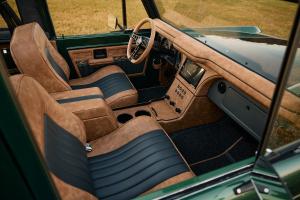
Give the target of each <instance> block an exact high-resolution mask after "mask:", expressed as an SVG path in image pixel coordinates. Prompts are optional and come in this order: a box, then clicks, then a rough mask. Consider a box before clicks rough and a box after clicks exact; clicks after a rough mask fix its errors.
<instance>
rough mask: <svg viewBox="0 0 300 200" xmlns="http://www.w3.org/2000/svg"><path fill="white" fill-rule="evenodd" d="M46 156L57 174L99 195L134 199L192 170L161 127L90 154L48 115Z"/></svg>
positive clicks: (102, 197) (67, 181) (50, 167)
mask: <svg viewBox="0 0 300 200" xmlns="http://www.w3.org/2000/svg"><path fill="white" fill-rule="evenodd" d="M125 126H126V125H125ZM127 126H131V125H127ZM153 128H154V127H153ZM104 145H105V144H104ZM45 157H46V162H47V165H48V167H49V169H50V170H51V172H52V173H53V174H54V175H55V176H56V177H58V178H59V179H61V180H62V181H64V182H65V183H68V184H70V185H72V186H74V187H77V188H80V189H81V190H84V191H86V192H88V193H90V194H92V195H95V196H96V197H98V198H99V199H132V198H134V197H136V196H139V195H141V194H143V193H146V192H147V191H149V190H151V189H152V188H154V187H155V186H157V185H159V184H160V183H163V182H165V181H166V180H168V179H173V178H174V177H176V176H177V175H181V174H183V173H186V172H189V170H190V169H189V167H188V166H187V165H186V163H185V161H184V159H183V158H182V157H181V156H180V154H179V153H178V151H177V150H176V148H174V145H173V144H172V142H171V140H170V139H169V138H168V136H167V135H166V134H165V132H164V131H163V130H162V129H160V128H158V129H156V130H152V131H149V132H145V133H144V134H141V135H139V136H137V137H136V138H134V139H133V140H131V141H130V142H128V143H126V144H125V145H122V146H120V147H119V148H117V149H115V150H113V151H111V152H108V153H105V154H101V155H96V156H90V157H87V156H86V153H85V152H84V146H83V144H82V143H81V142H80V141H79V140H78V139H77V138H76V137H74V136H73V135H72V134H71V133H69V132H68V131H66V130H65V129H64V128H62V127H61V126H59V125H58V124H57V123H56V122H55V121H53V120H52V119H51V118H50V117H49V116H48V115H45ZM178 181H180V180H178Z"/></svg>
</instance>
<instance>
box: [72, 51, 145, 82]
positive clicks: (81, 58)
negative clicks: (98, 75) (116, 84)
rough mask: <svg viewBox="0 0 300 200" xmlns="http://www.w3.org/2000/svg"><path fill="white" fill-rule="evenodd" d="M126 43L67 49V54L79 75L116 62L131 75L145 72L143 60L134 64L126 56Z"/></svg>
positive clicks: (87, 73) (84, 74)
mask: <svg viewBox="0 0 300 200" xmlns="http://www.w3.org/2000/svg"><path fill="white" fill-rule="evenodd" d="M126 53H127V45H118V46H106V47H98V48H85V49H73V50H69V51H68V54H69V56H70V59H71V61H72V64H73V66H74V67H75V70H76V72H77V74H78V76H79V77H81V76H86V75H89V74H90V73H92V72H94V71H95V70H98V69H99V68H101V67H102V66H106V65H112V64H116V65H118V66H120V67H121V68H122V69H123V70H124V71H125V73H126V74H127V75H128V76H130V77H132V76H139V75H144V74H145V69H146V64H145V62H143V63H141V64H138V65H134V64H132V63H131V62H130V61H129V60H128V59H127V56H126Z"/></svg>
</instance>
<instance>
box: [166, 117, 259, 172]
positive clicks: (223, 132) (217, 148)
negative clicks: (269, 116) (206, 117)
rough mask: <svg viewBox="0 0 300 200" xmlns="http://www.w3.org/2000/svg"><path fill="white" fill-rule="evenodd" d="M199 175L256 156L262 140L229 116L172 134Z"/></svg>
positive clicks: (180, 149)
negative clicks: (256, 138) (252, 135)
mask: <svg viewBox="0 0 300 200" xmlns="http://www.w3.org/2000/svg"><path fill="white" fill-rule="evenodd" d="M171 138H172V140H173V141H174V143H175V145H176V146H177V148H178V149H179V151H180V152H181V153H182V155H183V157H184V158H185V159H186V161H187V162H188V164H189V165H190V167H191V168H192V170H193V171H194V172H195V174H197V175H200V174H203V173H205V172H208V171H211V170H214V169H217V168H220V167H223V166H226V165H228V164H231V163H234V162H237V161H240V160H243V159H246V158H248V157H251V156H254V155H255V151H256V149H257V145H258V142H257V141H256V140H255V139H253V138H252V137H251V136H249V134H248V133H247V132H246V131H245V130H244V129H243V128H241V127H240V126H239V125H238V124H236V123H235V122H234V121H233V120H232V119H230V118H229V117H224V118H223V119H222V120H220V121H218V122H216V123H213V124H208V125H202V126H198V127H194V128H190V129H185V130H183V131H179V132H176V133H173V134H171Z"/></svg>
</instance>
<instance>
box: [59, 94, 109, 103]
mask: <svg viewBox="0 0 300 200" xmlns="http://www.w3.org/2000/svg"><path fill="white" fill-rule="evenodd" d="M90 99H103V96H102V95H88V96H81V97H73V98H68V99H57V100H56V101H57V102H58V103H60V104H64V103H71V102H77V101H84V100H90Z"/></svg>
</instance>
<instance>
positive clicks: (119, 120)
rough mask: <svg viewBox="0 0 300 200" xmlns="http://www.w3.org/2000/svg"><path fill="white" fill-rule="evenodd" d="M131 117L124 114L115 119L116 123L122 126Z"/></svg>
mask: <svg viewBox="0 0 300 200" xmlns="http://www.w3.org/2000/svg"><path fill="white" fill-rule="evenodd" d="M132 118H133V117H132V115H130V114H127V113H124V114H121V115H119V116H118V117H117V120H118V122H120V123H121V124H124V123H126V122H128V121H129V120H131V119H132Z"/></svg>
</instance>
